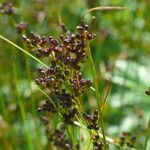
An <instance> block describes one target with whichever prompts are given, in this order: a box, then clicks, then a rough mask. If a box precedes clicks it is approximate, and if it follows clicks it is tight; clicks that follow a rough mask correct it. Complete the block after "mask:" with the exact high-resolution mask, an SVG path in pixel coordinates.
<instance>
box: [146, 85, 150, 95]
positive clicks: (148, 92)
mask: <svg viewBox="0 0 150 150" xmlns="http://www.w3.org/2000/svg"><path fill="white" fill-rule="evenodd" d="M145 94H146V95H148V96H150V87H149V88H148V89H147V90H146V91H145Z"/></svg>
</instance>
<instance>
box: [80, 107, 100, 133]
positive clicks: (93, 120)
mask: <svg viewBox="0 0 150 150" xmlns="http://www.w3.org/2000/svg"><path fill="white" fill-rule="evenodd" d="M83 118H84V119H85V120H87V122H88V126H87V128H88V129H93V130H95V131H98V130H99V127H98V124H97V121H98V110H95V111H94V115H93V116H91V115H88V114H86V113H83Z"/></svg>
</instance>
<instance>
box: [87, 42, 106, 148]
mask: <svg viewBox="0 0 150 150" xmlns="http://www.w3.org/2000/svg"><path fill="white" fill-rule="evenodd" d="M87 52H88V58H87V59H88V61H89V63H90V67H91V71H92V76H93V83H94V88H95V90H96V92H95V97H96V102H97V106H98V111H99V116H100V117H99V122H100V125H101V128H102V134H103V142H104V148H105V150H107V144H106V137H105V129H104V121H103V112H102V109H101V108H102V107H101V106H102V103H101V101H100V99H101V97H100V93H99V86H98V78H97V73H96V69H95V65H94V61H93V58H92V54H91V50H90V46H89V43H88V44H87Z"/></svg>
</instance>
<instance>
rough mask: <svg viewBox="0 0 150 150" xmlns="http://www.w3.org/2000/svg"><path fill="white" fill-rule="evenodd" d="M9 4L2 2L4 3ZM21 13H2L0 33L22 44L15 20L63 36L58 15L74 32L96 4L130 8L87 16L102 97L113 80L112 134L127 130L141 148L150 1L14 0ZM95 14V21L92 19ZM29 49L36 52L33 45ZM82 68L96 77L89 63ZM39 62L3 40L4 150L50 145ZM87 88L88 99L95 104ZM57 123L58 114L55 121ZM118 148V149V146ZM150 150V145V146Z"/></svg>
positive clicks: (148, 111) (0, 110)
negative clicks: (38, 85)
mask: <svg viewBox="0 0 150 150" xmlns="http://www.w3.org/2000/svg"><path fill="white" fill-rule="evenodd" d="M1 2H4V1H1V0H0V3H1ZM10 2H12V3H13V5H14V8H15V10H16V14H15V15H12V16H8V15H3V14H0V34H1V35H3V36H4V37H6V38H8V39H9V40H11V41H13V42H14V43H16V44H17V45H19V46H21V47H23V48H26V47H25V45H24V44H23V43H22V39H21V36H22V34H20V33H18V32H17V30H16V29H15V28H14V23H16V24H17V23H19V22H20V21H24V22H27V24H28V25H27V31H26V32H27V33H29V32H30V31H34V32H36V33H38V34H40V35H53V36H56V37H57V36H59V35H60V34H62V30H61V28H60V26H59V20H58V13H60V14H61V18H62V21H63V22H64V23H65V25H66V27H67V29H68V30H70V31H75V30H76V26H77V25H78V23H79V21H80V17H81V14H82V13H83V12H84V11H85V10H87V9H90V8H92V7H96V6H106V5H109V6H125V7H128V9H126V10H121V11H95V12H92V13H88V14H87V15H86V16H85V20H86V22H87V23H88V24H89V27H90V31H92V32H93V33H96V35H97V36H96V38H95V39H94V40H93V41H92V43H91V51H92V55H93V58H94V62H95V65H96V69H97V73H98V75H99V83H100V84H99V86H100V90H101V95H102V96H103V97H105V95H106V92H107V88H108V80H109V78H110V79H111V90H110V92H109V96H108V98H107V103H106V105H105V122H106V125H107V132H108V133H109V134H110V135H113V136H116V137H117V136H119V135H120V134H121V132H122V131H131V132H132V134H133V135H136V136H137V137H138V138H137V141H136V145H135V147H136V148H137V149H142V147H143V143H144V140H145V136H146V134H147V130H146V129H147V125H148V119H149V116H150V97H149V96H147V95H146V94H145V90H146V89H147V88H148V87H149V86H150V0H113V1H111V0H13V1H10ZM92 16H95V17H96V20H92ZM26 50H27V51H29V52H31V53H32V54H34V51H31V50H30V49H29V48H26ZM87 65H88V64H86V65H85V67H84V68H83V72H84V74H85V76H86V77H87V78H91V75H90V70H89V67H88V66H87ZM37 67H38V64H37V63H36V62H35V61H34V60H32V59H31V58H29V57H28V56H25V55H24V54H23V53H21V52H20V51H18V50H17V49H16V48H14V47H12V46H11V45H9V44H8V43H6V42H4V41H2V40H0V150H12V149H15V150H27V149H37V150H38V149H39V150H43V149H51V148H50V143H49V142H48V140H47V138H46V136H45V132H44V126H43V124H42V123H41V121H40V116H41V115H40V114H39V113H38V112H36V109H37V108H38V106H39V103H40V101H41V100H43V99H44V98H45V97H44V96H43V95H42V94H41V93H40V92H39V91H38V90H37V88H36V87H35V84H34V79H35V78H36V77H37V76H38V74H37V73H36V70H37ZM93 99H94V97H93V93H92V92H91V91H87V93H85V97H84V103H85V106H86V109H87V111H91V110H90V108H91V107H89V105H91V106H92V107H93V108H94V107H95V106H96V104H95V101H94V100H93ZM50 120H51V121H52V122H53V116H51V119H50ZM114 149H115V148H114ZM148 149H150V143H149V144H148Z"/></svg>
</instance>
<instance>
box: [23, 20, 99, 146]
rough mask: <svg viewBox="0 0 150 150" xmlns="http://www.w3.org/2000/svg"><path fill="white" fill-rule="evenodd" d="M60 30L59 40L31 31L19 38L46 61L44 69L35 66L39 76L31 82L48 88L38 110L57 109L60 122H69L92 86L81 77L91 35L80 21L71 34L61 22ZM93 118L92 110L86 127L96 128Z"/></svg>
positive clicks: (96, 117)
mask: <svg viewBox="0 0 150 150" xmlns="http://www.w3.org/2000/svg"><path fill="white" fill-rule="evenodd" d="M62 29H63V31H64V33H65V34H64V35H60V39H59V40H57V39H55V38H54V37H52V36H49V37H45V36H40V35H38V34H36V33H34V32H31V33H30V34H29V36H25V35H23V40H24V42H25V43H26V44H27V46H28V47H30V48H34V49H37V51H36V56H37V57H39V58H41V57H43V58H45V57H47V58H49V60H50V65H49V67H48V68H38V72H39V74H40V78H38V79H36V80H35V82H36V84H37V85H39V86H42V87H44V88H45V89H47V90H48V91H49V93H48V94H49V97H50V100H51V101H50V100H49V99H47V100H45V102H44V103H43V104H42V105H41V106H40V107H39V108H38V111H39V112H45V111H48V112H52V113H56V112H57V109H59V112H60V113H61V115H62V117H63V120H64V122H65V123H66V124H69V125H72V124H73V122H74V121H75V120H76V119H77V117H78V116H79V114H81V116H82V113H83V107H82V104H81V103H82V102H81V95H82V93H83V92H84V91H85V89H86V88H89V87H90V86H91V85H92V82H91V81H90V80H87V79H84V77H83V75H82V73H81V67H82V64H83V63H84V62H85V59H86V57H87V44H88V42H89V41H90V40H92V39H93V38H94V36H95V35H92V34H91V33H89V31H88V25H87V24H85V23H84V22H81V23H80V25H79V26H77V33H75V34H74V33H72V32H70V31H67V30H66V27H65V26H64V25H62ZM56 108H57V109H56ZM42 118H43V119H44V120H45V118H44V117H42ZM83 118H84V117H83ZM97 119H98V112H97V111H95V112H94V117H93V118H92V121H91V122H89V126H88V128H91V129H94V130H98V129H99V128H98V125H97ZM46 121H47V119H46ZM57 133H59V132H57ZM51 137H55V136H51ZM51 139H52V140H54V138H51ZM70 147H71V146H70Z"/></svg>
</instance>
